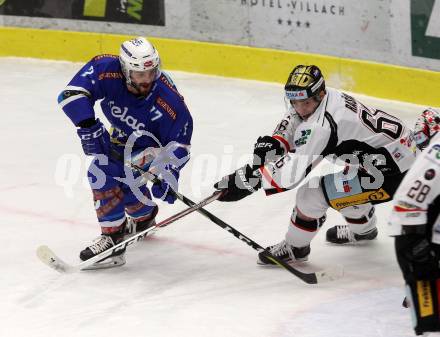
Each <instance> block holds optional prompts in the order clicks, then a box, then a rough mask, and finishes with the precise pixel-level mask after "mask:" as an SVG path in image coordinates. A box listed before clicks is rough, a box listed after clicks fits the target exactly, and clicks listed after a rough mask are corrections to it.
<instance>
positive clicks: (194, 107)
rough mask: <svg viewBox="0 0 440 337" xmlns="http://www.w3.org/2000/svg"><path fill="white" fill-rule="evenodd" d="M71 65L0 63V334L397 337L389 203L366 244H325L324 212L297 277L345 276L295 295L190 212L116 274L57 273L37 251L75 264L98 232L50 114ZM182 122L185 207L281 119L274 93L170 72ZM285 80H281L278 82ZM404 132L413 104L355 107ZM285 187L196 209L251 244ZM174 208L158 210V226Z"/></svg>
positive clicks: (405, 314)
mask: <svg viewBox="0 0 440 337" xmlns="http://www.w3.org/2000/svg"><path fill="white" fill-rule="evenodd" d="M79 67H80V64H72V63H68V62H49V61H38V60H31V59H15V58H3V59H0V74H1V82H0V83H1V84H0V89H1V96H0V107H1V133H0V141H1V155H2V159H1V160H0V163H1V164H0V216H1V223H2V226H1V234H0V247H1V248H0V249H1V269H0V270H1V271H0V336H1V337H17V336H23V337H52V336H53V337H76V336H80V337H114V336H127V337H205V336H209V337H247V336H249V337H257V336H258V337H260V336H261V337H407V336H414V334H413V331H412V328H411V322H410V313H409V311H408V310H406V309H404V308H402V306H401V303H402V299H403V297H404V291H403V281H402V278H401V275H400V271H399V269H398V266H397V263H396V261H395V257H394V253H393V244H392V239H391V238H389V237H387V234H386V230H387V228H386V220H387V217H388V214H389V211H390V210H389V205H381V206H379V207H378V208H377V214H378V217H379V224H378V226H379V229H380V234H379V238H378V240H376V241H374V242H372V243H371V244H369V245H362V246H355V247H354V246H348V247H345V246H344V247H339V246H337V247H336V246H331V245H328V244H326V243H325V240H324V239H325V231H326V229H327V228H329V227H330V226H333V225H336V224H339V223H340V222H341V221H342V217H341V216H340V215H338V214H337V213H336V212H333V211H330V212H329V216H328V219H327V222H326V224H325V226H324V230H322V231H321V232H320V233H319V234H318V236H317V237H316V238H315V240H314V241H313V242H312V253H311V255H310V260H309V261H310V262H309V263H308V264H307V265H306V266H302V268H303V269H304V270H318V269H321V268H325V267H326V266H328V265H332V264H336V263H340V264H342V265H343V266H344V267H345V276H344V277H343V278H342V279H340V280H338V281H335V282H331V283H325V284H322V285H314V286H311V285H307V284H305V283H302V282H301V281H300V280H299V279H297V278H295V277H294V276H293V275H292V274H290V273H288V272H286V271H285V270H283V269H279V268H264V267H259V266H257V265H256V252H255V251H254V250H252V249H251V248H250V247H248V246H247V245H245V244H244V243H243V242H241V241H239V240H238V239H236V238H234V237H233V236H232V235H230V234H229V233H227V232H226V231H224V230H222V229H221V228H220V227H218V226H216V225H215V224H214V223H211V222H210V221H209V220H207V219H205V218H204V217H202V216H201V215H199V214H197V213H195V214H191V215H189V216H187V217H185V218H183V219H182V220H181V221H178V222H176V223H173V224H172V225H170V226H168V227H166V228H163V229H161V230H159V231H158V232H157V233H156V235H155V236H154V237H153V238H151V239H149V240H147V241H145V242H142V243H140V244H139V245H137V246H132V247H131V248H130V249H129V250H128V252H127V254H126V258H127V264H126V265H125V266H123V267H121V268H115V269H110V270H100V271H92V272H81V273H78V274H72V275H61V274H58V273H57V272H55V271H53V270H51V269H49V268H48V267H47V266H45V265H43V264H42V263H41V262H40V261H39V260H37V258H36V256H35V249H36V248H37V246H39V245H41V244H47V245H48V246H50V247H51V248H53V250H54V251H55V252H57V253H58V254H59V255H60V257H62V258H63V259H65V260H67V261H68V262H71V263H76V262H77V259H78V254H79V251H80V250H81V249H82V248H84V247H85V245H87V244H89V243H90V240H92V239H94V238H95V237H96V236H97V235H98V234H99V227H98V225H97V221H96V218H95V211H94V207H93V203H92V197H91V192H90V191H89V189H88V188H87V186H86V185H85V184H84V182H83V179H84V177H85V172H86V162H85V160H84V156H83V154H82V150H81V146H80V142H79V140H78V137H77V135H76V132H75V128H74V127H73V125H72V124H71V122H70V120H69V119H68V118H67V117H66V116H65V115H64V113H63V112H62V111H61V109H60V108H59V107H58V105H57V96H58V93H59V92H60V91H61V90H62V89H63V87H64V86H65V85H66V84H67V82H68V81H69V80H70V78H71V77H72V76H73V74H74V73H75V72H76V71H77V70H78V69H79ZM171 74H172V75H173V77H174V79H175V82H176V85H177V86H178V88H179V90H180V92H181V93H182V94H183V95H184V96H185V101H186V102H187V105H188V107H189V109H190V111H191V112H192V115H193V118H194V134H193V144H192V155H193V158H192V161H191V162H190V163H189V164H188V165H187V167H185V169H184V171H183V174H182V177H181V179H180V191H181V192H182V193H184V194H186V195H187V196H188V197H190V198H191V199H193V200H195V201H197V200H201V199H202V198H204V197H206V196H208V195H209V194H210V193H212V192H213V189H212V184H213V183H214V182H215V181H216V180H217V179H218V178H219V177H221V176H222V175H223V174H226V173H229V172H230V171H232V170H233V169H235V168H236V167H238V165H239V164H240V163H239V162H240V161H241V162H243V160H245V156H246V154H248V153H249V152H250V151H251V149H252V146H253V143H254V142H255V140H256V138H257V137H258V136H259V135H264V134H269V133H271V132H272V130H273V128H274V127H275V125H276V123H277V122H278V120H279V119H280V118H281V116H282V114H283V112H284V107H283V90H282V86H281V85H276V84H267V83H262V82H255V81H244V80H232V79H226V78H221V77H211V76H202V75H195V74H187V73H182V72H172V73H171ZM286 77H287V74H286ZM361 101H363V102H364V103H366V104H371V105H373V106H376V107H381V108H382V109H383V110H385V111H387V112H390V113H393V114H396V115H397V116H399V117H401V118H402V119H404V120H405V121H407V122H408V125H411V126H412V125H413V122H414V120H415V117H416V114H417V113H418V112H419V111H421V107H418V106H414V105H409V104H402V103H395V102H394V103H393V102H389V101H381V100H377V99H374V100H373V99H371V98H367V97H361ZM294 201H295V191H290V192H286V193H282V194H280V195H275V196H271V197H265V196H264V193H263V192H261V191H259V193H257V194H254V195H252V196H250V197H248V198H246V199H244V200H242V201H240V202H238V203H232V204H231V203H229V204H225V203H219V202H214V203H213V204H211V205H210V206H208V207H207V209H208V210H209V211H211V212H213V213H214V214H216V215H217V216H219V217H220V218H222V219H223V220H224V221H226V222H228V223H230V224H231V225H232V226H234V227H236V228H237V229H238V230H240V231H242V232H243V233H244V234H246V235H248V236H249V237H251V238H252V239H254V240H255V241H256V242H258V243H259V244H261V245H263V246H266V245H270V244H274V243H277V242H279V241H280V240H281V239H282V238H283V237H284V234H285V231H286V228H287V224H288V222H289V218H290V212H291V209H292V207H293V205H294ZM184 207H185V206H184V205H183V204H182V203H180V202H179V201H176V203H175V204H174V205H168V204H160V213H159V216H158V219H159V220H161V219H164V218H165V217H167V216H169V215H171V214H173V213H176V212H178V211H179V210H181V209H183V208H184Z"/></svg>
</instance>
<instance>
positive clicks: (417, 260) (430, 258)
mask: <svg viewBox="0 0 440 337" xmlns="http://www.w3.org/2000/svg"><path fill="white" fill-rule="evenodd" d="M395 248H396V255H397V260H398V262H399V265H400V269H401V270H402V273H403V277H404V278H405V281H406V282H407V283H411V282H414V281H416V280H429V279H435V278H438V277H439V276H440V270H439V246H438V245H436V244H432V243H430V242H429V241H428V240H427V239H426V237H425V235H421V234H413V235H410V234H408V235H401V236H396V240H395Z"/></svg>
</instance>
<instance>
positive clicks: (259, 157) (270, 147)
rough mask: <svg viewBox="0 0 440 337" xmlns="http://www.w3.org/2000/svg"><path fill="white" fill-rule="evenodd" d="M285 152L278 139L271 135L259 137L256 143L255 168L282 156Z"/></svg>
mask: <svg viewBox="0 0 440 337" xmlns="http://www.w3.org/2000/svg"><path fill="white" fill-rule="evenodd" d="M283 154H284V148H283V146H282V145H281V143H280V142H279V141H278V140H277V139H275V138H273V137H271V136H263V137H258V139H257V142H256V143H255V145H254V159H253V163H252V166H253V167H254V169H257V168H258V167H260V166H262V165H264V164H265V163H267V162H272V161H274V160H276V157H277V156H282V155H283Z"/></svg>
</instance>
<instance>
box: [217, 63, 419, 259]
mask: <svg viewBox="0 0 440 337" xmlns="http://www.w3.org/2000/svg"><path fill="white" fill-rule="evenodd" d="M285 102H286V107H287V111H286V113H285V115H284V117H283V118H282V120H281V121H280V123H279V124H278V126H277V127H276V128H275V131H274V132H273V134H272V135H270V136H269V135H266V136H263V137H259V138H258V140H257V142H256V144H255V147H254V157H253V158H254V159H253V163H252V165H245V166H244V167H242V168H240V169H238V170H237V171H235V172H234V173H232V174H230V175H229V176H226V177H224V178H223V179H222V180H221V181H219V182H217V183H216V184H215V185H214V187H215V188H217V189H219V190H223V191H224V194H223V195H222V197H221V198H220V199H219V200H220V201H229V202H231V201H238V200H240V199H242V198H245V197H246V196H249V195H251V194H252V193H254V192H256V191H257V190H258V189H260V188H263V189H264V191H265V193H266V194H267V195H270V194H274V193H279V192H283V191H286V190H289V189H293V188H295V187H296V186H297V185H299V184H300V183H301V182H302V181H303V179H304V178H305V177H306V176H307V175H308V174H309V173H310V171H311V169H312V168H313V167H315V166H316V165H317V164H318V163H319V162H320V161H321V160H322V159H323V158H324V157H325V158H327V159H330V160H334V161H335V162H338V161H339V162H340V163H346V164H345V165H346V166H345V169H344V170H343V171H342V172H337V173H332V174H328V175H324V176H321V177H312V178H311V179H310V181H309V182H308V183H306V184H303V185H301V186H300V187H299V189H298V192H297V196H296V205H295V206H294V208H293V211H292V214H291V216H290V219H289V220H288V221H287V222H288V229H287V233H286V235H285V239H284V240H282V241H281V242H280V243H278V244H275V245H273V246H270V247H268V250H269V251H270V252H271V253H272V254H273V255H275V256H277V257H278V258H280V259H283V260H284V261H286V262H294V261H306V260H307V259H308V256H309V254H310V243H311V241H312V239H313V238H314V237H315V236H316V234H317V233H318V231H319V229H320V228H321V227H322V225H323V224H324V221H325V218H326V212H327V209H328V208H329V207H331V208H333V209H335V210H337V211H339V212H340V213H341V214H342V215H343V217H344V218H345V221H346V223H344V224H339V225H336V226H334V227H332V228H330V229H328V230H327V234H326V239H327V241H329V242H331V243H334V244H346V243H354V242H359V241H368V240H373V239H375V238H376V236H377V234H378V231H377V228H376V216H375V214H374V205H375V204H378V203H382V202H386V201H389V200H391V198H392V197H393V195H394V193H395V191H396V189H397V187H398V185H399V183H400V182H401V181H402V179H403V177H404V175H405V173H406V171H407V170H408V169H409V168H410V167H411V165H412V164H413V162H414V160H415V152H416V146H415V143H414V141H413V134H412V131H411V130H410V129H408V128H407V127H406V126H404V124H403V123H402V121H401V120H399V119H398V118H396V117H394V116H392V115H389V114H387V113H385V112H383V111H380V110H377V109H373V108H370V107H367V106H365V105H364V104H362V103H361V102H359V101H358V100H356V99H355V98H353V97H351V96H350V95H348V94H346V93H343V92H340V91H338V90H336V89H333V88H327V87H326V85H325V81H324V77H323V74H322V73H321V70H320V69H319V68H318V67H317V66H315V65H309V66H306V65H298V66H296V67H295V68H294V69H293V70H292V72H291V73H290V75H289V77H288V79H287V83H286V85H285ZM338 158H339V159H338ZM262 164H264V165H262ZM257 262H258V263H259V264H261V265H269V264H273V262H272V261H271V260H270V259H267V258H266V256H265V253H264V252H262V253H260V254H259V255H258V260H257Z"/></svg>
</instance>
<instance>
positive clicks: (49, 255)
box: [37, 191, 222, 273]
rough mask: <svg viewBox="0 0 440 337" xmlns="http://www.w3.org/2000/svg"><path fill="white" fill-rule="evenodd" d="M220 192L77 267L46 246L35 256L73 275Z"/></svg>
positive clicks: (194, 209) (58, 269) (197, 207)
mask: <svg viewBox="0 0 440 337" xmlns="http://www.w3.org/2000/svg"><path fill="white" fill-rule="evenodd" d="M221 194H222V192H220V191H218V192H215V193H213V194H212V195H211V196H209V197H207V198H206V199H204V200H202V201H201V202H199V203H198V204H195V203H193V204H192V205H191V206H190V207H188V208H186V209H184V210H183V211H180V212H179V213H177V214H175V215H173V216H171V217H169V218H167V219H165V220H163V221H161V222H159V223H157V224H156V225H154V226H152V227H149V228H147V229H146V230H144V231H142V232H139V233H137V234H135V235H133V236H131V237H130V238H128V239H127V240H124V241H122V242H120V243H118V244H117V245H115V246H114V247H112V248H111V249H108V250H105V251H103V252H102V253H100V254H98V255H96V256H94V257H92V258H91V259H88V260H86V261H83V262H81V263H79V264H77V265H70V264H68V263H66V262H64V261H63V260H61V259H60V258H59V257H58V256H57V255H56V254H55V253H54V252H53V251H52V250H51V249H50V248H49V247H48V246H40V247H38V248H37V256H38V258H39V259H40V260H41V261H42V262H43V263H44V264H46V265H48V266H49V267H51V268H52V269H55V270H56V271H58V272H60V273H75V272H78V271H80V270H83V269H86V268H87V267H90V266H91V265H92V264H94V263H95V262H99V261H101V260H103V259H105V258H107V257H109V256H110V255H112V254H113V253H115V252H118V251H120V250H123V249H126V248H127V247H128V246H130V245H132V244H134V243H136V242H138V241H141V240H143V239H144V238H145V237H146V236H147V234H148V233H149V232H151V231H154V230H156V229H157V228H159V227H165V226H168V225H169V224H170V223H172V222H174V221H176V220H178V219H181V218H183V217H184V216H185V215H187V214H190V213H192V212H194V211H197V210H198V209H200V208H202V207H204V206H206V205H208V204H209V203H211V202H213V201H215V200H217V199H218V198H219V197H220V195H221Z"/></svg>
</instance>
